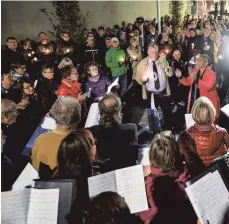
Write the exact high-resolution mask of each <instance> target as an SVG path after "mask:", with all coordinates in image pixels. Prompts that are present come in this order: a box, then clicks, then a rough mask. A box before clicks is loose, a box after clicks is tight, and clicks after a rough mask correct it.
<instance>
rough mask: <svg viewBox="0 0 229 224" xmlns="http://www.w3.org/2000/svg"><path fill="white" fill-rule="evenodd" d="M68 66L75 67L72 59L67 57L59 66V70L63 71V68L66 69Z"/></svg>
mask: <svg viewBox="0 0 229 224" xmlns="http://www.w3.org/2000/svg"><path fill="white" fill-rule="evenodd" d="M66 66H73V63H72V60H71V59H70V58H67V57H65V58H63V59H62V60H61V62H60V63H59V65H58V68H59V69H61V68H64V67H66Z"/></svg>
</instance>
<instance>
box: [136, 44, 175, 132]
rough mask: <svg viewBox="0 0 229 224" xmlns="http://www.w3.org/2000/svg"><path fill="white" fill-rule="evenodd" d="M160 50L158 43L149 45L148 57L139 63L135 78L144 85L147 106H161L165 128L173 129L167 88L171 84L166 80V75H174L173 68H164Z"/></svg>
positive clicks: (143, 92) (143, 95) (143, 96)
mask: <svg viewBox="0 0 229 224" xmlns="http://www.w3.org/2000/svg"><path fill="white" fill-rule="evenodd" d="M158 51H159V49H158V46H157V45H154V44H150V45H148V50H147V53H148V57H146V58H144V59H143V60H142V61H141V62H140V63H139V64H138V67H137V75H136V78H135V79H136V81H137V83H138V84H139V85H141V86H142V98H143V100H147V107H148V108H150V107H151V108H152V109H153V108H155V106H156V107H158V106H160V107H161V109H162V111H163V115H164V128H166V129H168V130H171V129H172V119H171V117H172V110H171V107H170V93H169V91H168V88H166V87H167V85H169V83H167V82H166V76H171V75H172V69H170V68H169V67H168V68H164V67H163V65H162V64H161V62H159V60H158ZM163 64H166V63H163ZM150 102H151V105H150Z"/></svg>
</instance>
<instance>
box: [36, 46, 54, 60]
mask: <svg viewBox="0 0 229 224" xmlns="http://www.w3.org/2000/svg"><path fill="white" fill-rule="evenodd" d="M55 48H56V47H55V44H54V43H51V42H48V43H47V44H42V43H41V42H40V43H38V45H37V57H38V59H39V60H41V61H42V62H43V64H47V65H53V64H54V62H55V50H56V49H55Z"/></svg>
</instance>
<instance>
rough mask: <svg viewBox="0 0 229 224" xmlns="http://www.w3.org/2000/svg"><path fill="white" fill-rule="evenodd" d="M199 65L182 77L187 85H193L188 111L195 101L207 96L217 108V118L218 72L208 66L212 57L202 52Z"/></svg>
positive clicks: (218, 109)
mask: <svg viewBox="0 0 229 224" xmlns="http://www.w3.org/2000/svg"><path fill="white" fill-rule="evenodd" d="M197 63H198V67H197V68H195V69H194V70H193V71H192V73H191V74H190V75H189V77H187V78H182V79H181V80H180V82H181V83H182V84H183V85H185V86H191V87H190V92H189V102H188V111H187V112H188V113H190V109H191V108H190V107H191V105H193V103H194V101H195V100H196V99H197V98H199V97H201V96H205V97H207V98H208V99H209V100H211V102H212V103H213V105H214V107H215V109H216V119H217V118H218V117H219V113H220V102H219V98H218V94H217V90H216V74H215V72H214V71H212V70H211V68H210V67H209V66H208V65H209V64H210V58H209V56H208V55H206V54H201V55H200V57H199V58H198V61H197Z"/></svg>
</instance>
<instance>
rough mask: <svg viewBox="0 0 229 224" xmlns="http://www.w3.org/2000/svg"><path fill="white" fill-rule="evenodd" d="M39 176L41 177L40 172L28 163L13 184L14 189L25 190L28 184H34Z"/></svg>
mask: <svg viewBox="0 0 229 224" xmlns="http://www.w3.org/2000/svg"><path fill="white" fill-rule="evenodd" d="M37 178H39V174H38V172H37V171H36V170H35V169H34V168H33V166H32V165H31V164H30V163H28V164H27V165H26V167H25V168H24V170H23V171H22V172H21V174H20V176H19V177H18V178H17V180H16V181H15V183H14V184H13V186H12V191H15V190H23V189H24V188H25V187H27V186H32V184H33V180H34V179H37Z"/></svg>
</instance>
